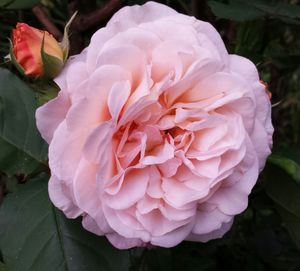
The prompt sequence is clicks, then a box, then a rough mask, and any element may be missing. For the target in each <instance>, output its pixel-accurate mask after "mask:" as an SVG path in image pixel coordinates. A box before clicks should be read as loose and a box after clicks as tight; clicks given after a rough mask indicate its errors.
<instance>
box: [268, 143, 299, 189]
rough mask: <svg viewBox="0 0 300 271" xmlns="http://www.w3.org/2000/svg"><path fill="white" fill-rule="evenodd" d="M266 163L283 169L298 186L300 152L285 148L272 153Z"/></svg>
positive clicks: (295, 149)
mask: <svg viewBox="0 0 300 271" xmlns="http://www.w3.org/2000/svg"><path fill="white" fill-rule="evenodd" d="M268 161H269V162H270V163H272V164H273V165H275V166H278V167H280V168H281V169H283V170H284V171H285V172H286V173H287V174H289V175H290V176H291V177H292V178H293V179H294V180H295V181H296V182H297V183H298V184H299V185H300V152H299V150H297V148H285V149H281V150H278V151H277V152H274V153H273V154H272V155H271V156H270V157H269V158H268Z"/></svg>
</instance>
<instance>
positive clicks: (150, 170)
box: [36, 2, 273, 249]
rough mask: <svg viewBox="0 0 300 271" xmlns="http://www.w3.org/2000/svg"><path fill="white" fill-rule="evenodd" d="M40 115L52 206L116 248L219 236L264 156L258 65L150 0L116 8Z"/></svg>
mask: <svg viewBox="0 0 300 271" xmlns="http://www.w3.org/2000/svg"><path fill="white" fill-rule="evenodd" d="M56 82H57V83H58V85H59V86H60V88H61V91H60V93H59V95H58V97H57V98H55V99H54V100H52V101H50V102H48V103H47V104H45V105H43V106H42V107H40V108H39V109H38V110H37V114H36V118H37V125H38V128H39V130H40V132H41V134H42V135H43V137H44V139H45V140H46V141H47V142H48V143H49V145H50V146H49V165H50V168H51V179H50V181H49V194H50V198H51V200H52V202H53V203H54V204H55V206H57V207H58V208H59V209H61V210H62V211H63V212H64V213H65V214H66V216H67V217H69V218H75V217H78V216H82V217H83V221H82V223H83V226H84V227H85V228H86V229H87V230H89V231H91V232H93V233H95V234H98V235H105V236H106V237H107V238H108V239H109V241H110V242H111V243H112V244H113V245H114V246H116V247H118V248H122V249H123V248H130V247H134V246H143V245H146V244H153V245H156V246H162V247H172V246H175V245H177V244H178V243H180V242H181V241H183V240H191V241H201V242H206V241H208V240H211V239H214V238H219V237H221V236H223V234H224V233H225V232H227V231H228V230H229V228H230V227H231V225H232V222H233V218H234V216H235V215H236V214H239V213H241V212H242V211H243V210H245V208H246V207H247V203H248V195H249V193H250V192H251V189H252V187H253V186H254V184H255V182H256V180H257V177H258V174H259V172H260V170H262V168H263V167H264V164H265V161H266V158H267V156H268V155H269V154H270V147H271V144H272V133H273V127H272V124H271V106H270V101H269V97H268V94H267V93H266V91H265V86H264V85H263V84H262V83H261V82H260V80H259V76H258V73H257V69H256V67H255V66H254V64H253V63H252V62H250V61H249V60H248V59H245V58H243V57H240V56H237V55H229V54H228V52H227V51H226V48H225V46H224V43H223V42H222V40H221V38H220V35H219V34H218V33H217V31H216V30H215V29H214V28H213V27H212V26H211V25H210V24H209V23H206V22H203V21H199V20H197V19H195V18H194V17H190V16H185V15H182V14H179V13H177V12H176V11H174V10H173V9H171V8H169V7H167V6H164V5H161V4H158V3H154V2H148V3H147V4H145V5H143V6H133V7H125V8H123V9H121V10H120V11H119V12H117V13H116V14H115V15H114V16H113V18H112V19H111V20H110V21H109V23H108V24H107V26H106V27H105V28H102V29H100V30H98V31H97V32H96V33H95V34H94V35H93V37H92V39H91V43H90V45H89V46H88V47H87V48H86V49H85V50H84V51H83V52H82V53H81V54H79V55H77V56H74V57H71V58H70V59H69V61H68V63H67V66H66V67H65V69H64V70H63V72H62V73H61V74H60V75H59V77H58V78H56Z"/></svg>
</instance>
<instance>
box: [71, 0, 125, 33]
mask: <svg viewBox="0 0 300 271" xmlns="http://www.w3.org/2000/svg"><path fill="white" fill-rule="evenodd" d="M121 3H122V0H109V1H108V2H107V3H106V4H105V5H104V6H103V7H102V8H99V9H96V10H95V11H92V12H90V13H88V14H80V15H78V16H77V17H76V18H75V20H74V23H73V24H74V28H76V29H77V30H78V31H79V32H84V31H86V30H88V29H90V28H92V27H95V26H98V25H99V24H100V23H101V22H103V21H105V20H106V19H107V18H108V17H110V16H111V15H112V14H113V13H114V12H115V11H117V10H118V9H119V8H120V7H121Z"/></svg>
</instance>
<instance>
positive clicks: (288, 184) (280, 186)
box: [266, 164, 300, 249]
mask: <svg viewBox="0 0 300 271" xmlns="http://www.w3.org/2000/svg"><path fill="white" fill-rule="evenodd" d="M266 174H267V176H268V181H267V186H266V192H267V194H268V196H269V197H270V198H271V199H272V200H273V201H274V202H275V206H276V208H277V210H278V212H279V214H280V216H281V218H282V220H283V221H284V223H285V226H286V228H287V229H288V231H289V233H290V235H291V237H292V238H293V240H294V242H295V244H296V245H297V246H298V248H299V249H300V186H299V185H298V184H297V183H296V182H295V181H294V180H293V179H292V178H291V176H290V175H289V174H287V173H286V172H285V171H284V170H283V169H281V168H280V167H277V166H274V165H270V164H269V165H268V167H267V169H266Z"/></svg>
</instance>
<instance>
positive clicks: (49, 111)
mask: <svg viewBox="0 0 300 271" xmlns="http://www.w3.org/2000/svg"><path fill="white" fill-rule="evenodd" d="M70 106H71V103H70V99H69V97H68V95H67V94H66V92H65V91H60V92H59V93H58V96H57V97H56V98H54V99H53V100H50V101H49V102H48V103H46V104H44V105H43V106H41V107H39V108H38V109H37V110H36V114H35V117H36V125H37V127H38V129H39V131H40V133H41V134H42V137H43V138H44V139H45V140H46V142H47V143H50V142H51V140H52V138H53V134H54V132H55V130H56V129H57V127H58V125H59V124H60V123H61V122H62V121H63V120H64V118H65V117H66V114H67V112H68V110H69V108H70ZM53 112H55V114H53Z"/></svg>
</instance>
